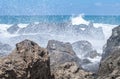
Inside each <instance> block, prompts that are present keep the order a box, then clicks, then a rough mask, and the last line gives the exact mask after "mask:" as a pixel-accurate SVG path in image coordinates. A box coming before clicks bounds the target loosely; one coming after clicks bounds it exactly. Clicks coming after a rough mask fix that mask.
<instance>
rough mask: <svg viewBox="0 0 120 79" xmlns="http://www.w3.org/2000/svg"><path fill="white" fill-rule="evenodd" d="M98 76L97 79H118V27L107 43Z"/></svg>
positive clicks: (119, 45) (119, 50)
mask: <svg viewBox="0 0 120 79" xmlns="http://www.w3.org/2000/svg"><path fill="white" fill-rule="evenodd" d="M98 75H99V78H98V79H120V26H118V27H116V28H114V29H113V30H112V36H111V37H110V38H109V39H108V41H107V44H106V46H105V48H104V54H103V58H102V60H101V63H100V68H99V72H98Z"/></svg>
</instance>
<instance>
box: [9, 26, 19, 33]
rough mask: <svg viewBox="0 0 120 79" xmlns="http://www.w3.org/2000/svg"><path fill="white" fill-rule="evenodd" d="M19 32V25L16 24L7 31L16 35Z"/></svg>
mask: <svg viewBox="0 0 120 79" xmlns="http://www.w3.org/2000/svg"><path fill="white" fill-rule="evenodd" d="M18 30H19V26H18V25H17V24H14V25H13V26H11V27H10V28H8V29H7V31H8V32H9V33H11V34H13V33H16V32H17V31H18Z"/></svg>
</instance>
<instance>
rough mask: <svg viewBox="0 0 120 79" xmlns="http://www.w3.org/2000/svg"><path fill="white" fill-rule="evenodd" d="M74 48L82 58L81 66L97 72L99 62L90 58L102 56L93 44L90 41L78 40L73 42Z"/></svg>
mask: <svg viewBox="0 0 120 79" xmlns="http://www.w3.org/2000/svg"><path fill="white" fill-rule="evenodd" d="M72 47H73V50H74V51H75V52H76V53H77V55H78V56H79V58H80V59H81V66H82V67H83V69H85V70H88V71H91V72H97V70H98V68H99V62H92V61H91V60H90V59H94V58H96V57H100V54H99V53H97V51H96V50H94V48H93V46H92V44H91V43H90V42H88V41H85V40H83V41H77V42H74V43H73V44H72Z"/></svg>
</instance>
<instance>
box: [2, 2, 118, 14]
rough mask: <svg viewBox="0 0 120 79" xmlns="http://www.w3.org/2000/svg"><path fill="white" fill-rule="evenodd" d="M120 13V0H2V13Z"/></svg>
mask: <svg viewBox="0 0 120 79" xmlns="http://www.w3.org/2000/svg"><path fill="white" fill-rule="evenodd" d="M81 13H84V14H86V15H120V0H0V15H51V14H52V15H71V14H73V15H75V14H81Z"/></svg>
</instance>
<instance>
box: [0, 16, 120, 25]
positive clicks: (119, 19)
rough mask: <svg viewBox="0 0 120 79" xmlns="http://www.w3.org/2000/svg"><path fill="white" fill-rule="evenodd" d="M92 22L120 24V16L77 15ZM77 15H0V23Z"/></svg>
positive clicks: (26, 22)
mask: <svg viewBox="0 0 120 79" xmlns="http://www.w3.org/2000/svg"><path fill="white" fill-rule="evenodd" d="M78 16H82V18H83V19H85V20H87V21H91V22H93V23H102V24H112V25H119V24H120V16H114V15H113V16H112V15H111V16H110V15H108V16H107V15H104V16H103V15H78ZM73 17H77V15H41V16H25V15H24V16H10V15H8V16H7V15H6V16H0V24H19V23H23V24H28V23H32V22H67V21H70V20H71V18H73Z"/></svg>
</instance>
